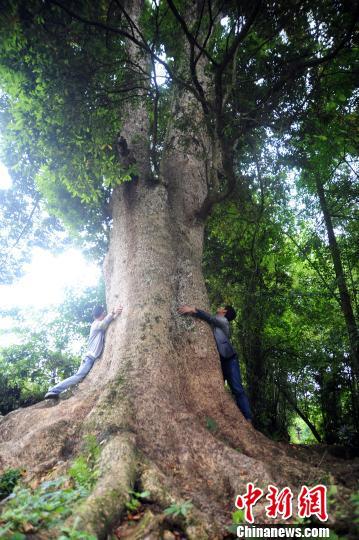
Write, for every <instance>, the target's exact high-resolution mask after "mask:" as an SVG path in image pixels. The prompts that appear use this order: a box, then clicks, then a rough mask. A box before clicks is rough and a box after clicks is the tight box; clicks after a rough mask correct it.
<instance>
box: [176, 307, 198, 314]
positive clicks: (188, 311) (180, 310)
mask: <svg viewBox="0 0 359 540" xmlns="http://www.w3.org/2000/svg"><path fill="white" fill-rule="evenodd" d="M177 311H178V313H180V314H181V315H195V313H197V309H196V308H195V307H193V306H188V305H187V304H184V305H183V306H180V307H179V308H178V309H177Z"/></svg>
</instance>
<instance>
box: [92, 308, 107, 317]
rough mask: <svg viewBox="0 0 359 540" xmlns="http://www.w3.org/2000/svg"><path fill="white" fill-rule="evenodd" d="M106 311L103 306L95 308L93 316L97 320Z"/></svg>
mask: <svg viewBox="0 0 359 540" xmlns="http://www.w3.org/2000/svg"><path fill="white" fill-rule="evenodd" d="M104 311H105V308H104V307H103V306H95V307H94V308H93V310H92V316H93V318H94V319H97V318H98V317H100V316H101V315H102V313H103V312H104Z"/></svg>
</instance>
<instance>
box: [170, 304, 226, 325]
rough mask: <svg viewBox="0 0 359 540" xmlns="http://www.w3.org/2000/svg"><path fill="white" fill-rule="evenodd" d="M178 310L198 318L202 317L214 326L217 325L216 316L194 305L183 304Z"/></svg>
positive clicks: (182, 313)
mask: <svg viewBox="0 0 359 540" xmlns="http://www.w3.org/2000/svg"><path fill="white" fill-rule="evenodd" d="M177 311H178V313H180V314H181V315H192V317H198V319H202V320H203V321H206V322H207V323H208V324H213V325H214V326H217V324H216V320H215V319H216V318H215V317H213V316H212V315H210V314H209V313H207V312H206V311H203V310H202V309H198V308H196V307H194V306H188V305H187V304H184V305H183V306H180V307H179V308H178V309H177Z"/></svg>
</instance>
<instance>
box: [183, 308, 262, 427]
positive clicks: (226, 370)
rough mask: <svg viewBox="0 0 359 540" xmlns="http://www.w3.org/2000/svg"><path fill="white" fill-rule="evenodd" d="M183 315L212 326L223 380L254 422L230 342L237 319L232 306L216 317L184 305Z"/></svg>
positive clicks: (239, 406)
mask: <svg viewBox="0 0 359 540" xmlns="http://www.w3.org/2000/svg"><path fill="white" fill-rule="evenodd" d="M178 312H179V313H181V315H191V316H192V317H197V318H198V319H202V320H203V321H206V322H207V323H208V324H210V325H211V327H212V331H213V335H214V339H215V341H216V345H217V349H218V352H219V355H220V358H221V366H222V373H223V378H224V380H225V381H227V383H228V385H229V387H230V389H231V391H232V393H233V395H234V397H235V400H236V403H237V406H238V408H239V409H240V410H241V411H242V413H243V416H244V417H245V418H246V419H247V420H248V421H249V422H251V421H252V413H251V409H250V406H249V402H248V398H247V396H246V393H245V391H244V388H243V385H242V377H241V372H240V369H239V363H238V356H237V353H236V351H235V350H234V348H233V346H232V344H231V342H230V327H229V323H230V321H233V320H234V319H235V317H236V312H235V310H234V309H233V307H232V306H225V307H219V308H218V309H217V314H216V315H210V314H209V313H206V312H205V311H202V310H201V309H198V308H195V307H192V306H188V305H183V306H180V307H179V308H178Z"/></svg>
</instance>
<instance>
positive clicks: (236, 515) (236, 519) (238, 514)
mask: <svg viewBox="0 0 359 540" xmlns="http://www.w3.org/2000/svg"><path fill="white" fill-rule="evenodd" d="M241 523H244V510H236V511H235V512H232V525H229V527H226V529H227V530H228V531H229V532H231V533H232V534H235V535H236V534H237V527H238V525H240V524H241Z"/></svg>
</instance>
